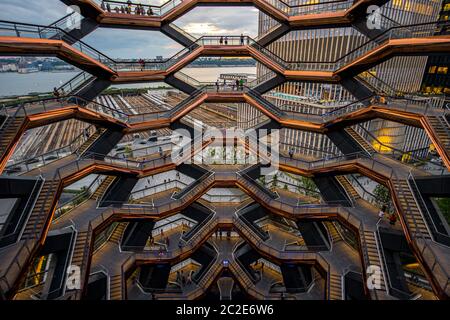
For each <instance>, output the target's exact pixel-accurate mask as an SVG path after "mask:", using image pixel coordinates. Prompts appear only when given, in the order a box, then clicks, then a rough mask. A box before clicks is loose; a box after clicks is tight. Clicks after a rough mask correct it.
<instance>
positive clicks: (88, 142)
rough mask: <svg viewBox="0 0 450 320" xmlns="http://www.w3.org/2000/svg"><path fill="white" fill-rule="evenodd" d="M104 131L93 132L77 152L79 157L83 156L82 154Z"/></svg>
mask: <svg viewBox="0 0 450 320" xmlns="http://www.w3.org/2000/svg"><path fill="white" fill-rule="evenodd" d="M105 131H106V129H100V130H97V131H95V133H94V134H93V135H91V136H90V137H89V138H88V139H87V140H86V141H85V142H84V143H83V144H82V145H81V146H80V147H79V148H78V150H77V153H78V155H79V156H82V155H84V153H85V152H86V151H87V150H88V149H89V147H90V146H92V144H93V143H94V142H95V141H96V140H97V139H98V138H99V137H100V136H101V135H102V134H103V133H104V132H105Z"/></svg>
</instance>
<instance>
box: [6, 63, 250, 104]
mask: <svg viewBox="0 0 450 320" xmlns="http://www.w3.org/2000/svg"><path fill="white" fill-rule="evenodd" d="M182 71H183V73H185V74H187V75H188V76H190V77H193V78H194V79H196V80H198V81H201V82H214V81H216V80H217V78H218V77H219V75H220V74H221V73H252V74H255V73H256V67H217V68H212V67H207V68H185V69H183V70H182ZM76 74H77V72H35V73H28V74H19V73H0V96H1V97H5V96H16V95H26V94H29V93H44V92H51V91H52V90H53V88H54V87H59V86H60V85H62V84H64V83H65V82H67V81H68V80H70V79H71V78H73V77H74V76H75V75H76ZM161 85H163V84H162V83H138V84H127V85H120V86H116V87H121V88H146V87H158V86H161Z"/></svg>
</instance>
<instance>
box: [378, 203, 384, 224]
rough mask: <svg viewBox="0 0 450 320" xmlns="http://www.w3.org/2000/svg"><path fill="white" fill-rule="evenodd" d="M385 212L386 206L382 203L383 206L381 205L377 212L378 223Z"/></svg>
mask: <svg viewBox="0 0 450 320" xmlns="http://www.w3.org/2000/svg"><path fill="white" fill-rule="evenodd" d="M385 212H386V206H385V205H383V206H382V207H381V209H380V211H379V212H378V221H377V224H378V223H379V222H380V221H381V220H383V218H384V216H385Z"/></svg>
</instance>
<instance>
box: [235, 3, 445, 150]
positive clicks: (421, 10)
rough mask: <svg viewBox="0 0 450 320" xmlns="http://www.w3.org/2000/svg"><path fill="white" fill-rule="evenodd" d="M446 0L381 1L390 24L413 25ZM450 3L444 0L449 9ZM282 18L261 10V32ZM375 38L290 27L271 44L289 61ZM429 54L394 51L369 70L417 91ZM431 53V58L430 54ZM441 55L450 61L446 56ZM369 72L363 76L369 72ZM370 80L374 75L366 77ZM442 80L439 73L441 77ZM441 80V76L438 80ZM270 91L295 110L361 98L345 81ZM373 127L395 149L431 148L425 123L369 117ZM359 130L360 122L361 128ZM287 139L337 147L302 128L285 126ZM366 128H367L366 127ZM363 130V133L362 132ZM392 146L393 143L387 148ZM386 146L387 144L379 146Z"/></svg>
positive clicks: (341, 51)
mask: <svg viewBox="0 0 450 320" xmlns="http://www.w3.org/2000/svg"><path fill="white" fill-rule="evenodd" d="M441 2H442V1H441V0H433V1H429V0H418V1H410V0H407V1H402V0H396V1H391V2H389V3H387V4H385V5H384V6H382V7H381V19H387V20H389V24H390V25H391V26H396V25H411V24H419V23H426V22H434V21H436V20H437V16H438V13H439V11H440V9H441ZM287 3H289V4H290V5H292V6H294V5H302V4H303V5H304V4H307V3H309V1H306V0H304V1H303V0H293V1H287ZM449 6H450V4H449V5H447V6H444V8H446V9H448V7H449ZM275 25H277V22H276V21H275V20H274V19H272V18H271V17H269V16H267V15H265V14H264V13H262V12H260V14H259V31H258V33H259V35H260V36H261V35H263V34H265V33H266V32H267V31H268V30H270V29H271V28H272V27H274V26H275ZM369 40H370V39H369V38H368V37H367V36H366V35H364V34H362V33H361V32H360V31H358V30H357V29H356V28H353V27H344V28H323V29H311V30H302V31H291V32H289V33H288V34H286V35H285V36H283V37H282V38H280V39H278V40H277V41H275V42H274V43H272V44H271V45H269V46H268V48H270V50H272V51H273V52H274V53H275V54H277V55H278V56H280V57H281V58H283V59H284V60H286V61H302V62H308V61H330V62H331V61H335V60H337V59H339V58H341V57H343V56H344V55H346V54H347V53H349V52H351V51H352V50H355V49H356V48H358V47H359V46H361V45H362V44H364V43H365V42H366V41H369ZM427 59H428V57H427V56H414V57H395V58H392V59H389V60H388V61H386V62H383V63H381V64H379V65H377V66H376V67H374V68H373V69H371V70H369V72H370V76H371V77H373V76H376V78H378V79H381V80H382V81H383V82H384V83H386V84H387V85H388V86H389V87H391V88H392V89H394V90H395V91H400V92H405V93H411V92H418V91H419V90H420V88H421V83H422V75H423V74H424V71H425V69H426V66H427ZM430 59H431V58H430ZM436 59H438V60H439V59H441V60H440V61H447V60H448V59H449V58H448V55H447V56H440V57H438V58H436ZM429 68H431V70H434V69H436V72H435V73H438V71H439V73H444V72H445V70H446V68H445V66H441V68H439V66H436V68H433V67H432V66H430V67H429ZM266 72H267V68H265V67H264V66H262V65H261V64H259V65H258V71H257V73H258V74H257V76H258V77H259V76H262V75H263V74H265V73H266ZM366 75H368V73H367V72H366V73H365V74H362V75H361V76H362V77H363V78H366V77H365V76H366ZM366 80H368V81H369V82H370V81H371V79H366ZM439 80H440V79H439ZM439 80H438V81H439ZM266 97H267V98H268V99H269V100H270V101H272V102H273V103H274V104H275V105H276V106H285V105H289V106H290V108H294V109H295V110H303V111H306V110H307V111H308V112H311V113H314V114H323V113H326V112H328V111H330V110H331V109H333V108H335V107H336V106H339V105H343V104H346V103H349V102H351V101H355V100H357V99H356V98H355V97H354V96H353V95H352V94H351V93H350V92H348V91H347V90H346V89H345V88H344V87H343V86H341V85H340V84H323V83H306V82H297V83H294V82H286V83H284V84H282V85H280V86H278V87H277V88H275V89H273V90H272V91H270V92H269V93H267V94H266ZM240 110H241V111H240V115H239V117H240V118H241V119H242V120H243V119H245V118H249V119H250V118H253V117H254V116H255V115H256V114H258V111H256V110H251V108H249V107H248V106H247V107H245V106H242V107H241V108H240ZM364 127H365V128H366V129H368V130H369V131H370V132H371V133H372V134H373V135H374V136H375V137H376V138H377V139H378V140H379V141H380V142H381V143H382V144H386V145H388V146H391V147H393V148H396V149H400V150H404V151H411V150H423V152H426V150H427V149H428V148H429V146H430V140H429V139H428V137H427V136H426V134H425V133H424V132H423V130H422V129H418V128H414V127H410V126H404V125H401V124H398V123H394V122H390V121H384V120H383V121H382V120H372V121H371V122H370V123H365V124H364ZM356 129H357V130H359V128H356ZM285 131H286V132H285V134H284V137H285V139H286V140H285V141H284V142H286V143H288V144H291V143H293V142H295V143H298V144H300V145H302V146H304V147H305V149H304V152H305V153H307V154H313V155H316V156H323V155H324V150H330V151H332V152H333V153H338V149H337V148H336V146H335V145H334V144H333V143H332V142H331V141H330V140H329V139H328V138H327V137H326V136H324V135H322V134H316V133H311V132H301V131H298V130H289V129H286V130H285ZM361 133H362V134H363V132H361ZM363 135H364V134H363ZM386 149H387V150H389V148H386ZM379 150H380V151H383V148H380V149H379Z"/></svg>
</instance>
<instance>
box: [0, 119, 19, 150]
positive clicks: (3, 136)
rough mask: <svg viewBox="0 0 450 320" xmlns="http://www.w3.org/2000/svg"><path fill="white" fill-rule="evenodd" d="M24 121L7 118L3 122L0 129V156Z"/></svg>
mask: <svg viewBox="0 0 450 320" xmlns="http://www.w3.org/2000/svg"><path fill="white" fill-rule="evenodd" d="M24 119H25V118H24V117H9V118H7V119H6V120H5V122H4V124H3V126H2V127H1V128H0V155H3V154H4V153H5V152H6V151H7V149H8V146H9V145H10V144H11V141H13V140H14V138H15V137H16V135H17V132H18V131H19V130H20V127H21V126H22V124H23V122H24Z"/></svg>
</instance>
